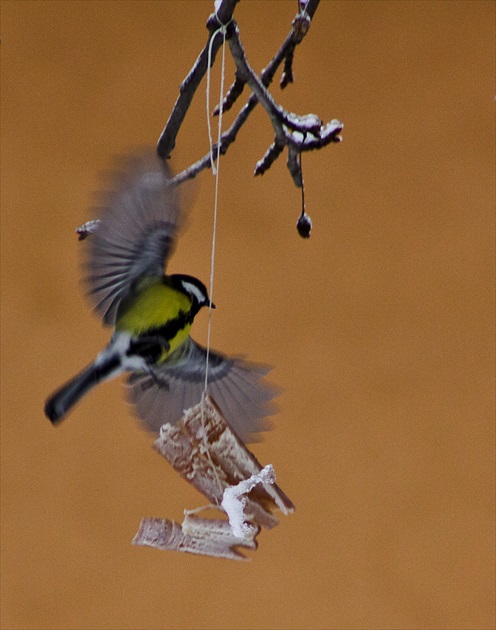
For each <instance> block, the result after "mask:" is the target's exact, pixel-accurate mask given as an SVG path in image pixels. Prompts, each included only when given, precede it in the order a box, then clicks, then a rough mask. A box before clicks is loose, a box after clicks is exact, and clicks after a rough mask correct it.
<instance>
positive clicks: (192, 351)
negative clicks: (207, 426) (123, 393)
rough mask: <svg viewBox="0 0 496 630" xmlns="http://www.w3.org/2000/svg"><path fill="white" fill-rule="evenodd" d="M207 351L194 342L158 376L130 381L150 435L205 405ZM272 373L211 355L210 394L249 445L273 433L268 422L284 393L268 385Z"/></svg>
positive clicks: (134, 376) (134, 377) (161, 368)
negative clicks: (275, 400) (277, 398)
mask: <svg viewBox="0 0 496 630" xmlns="http://www.w3.org/2000/svg"><path fill="white" fill-rule="evenodd" d="M205 361H206V349H205V348H202V346H200V345H198V344H197V343H196V342H195V341H193V340H192V339H191V338H188V340H187V341H186V342H185V343H184V345H183V346H182V347H181V348H179V349H178V350H177V351H176V352H175V353H174V354H172V355H171V356H170V358H169V359H168V360H167V361H166V362H165V363H163V364H162V365H161V366H159V367H157V368H155V370H154V372H155V374H154V377H153V376H150V375H148V374H143V373H141V374H132V375H131V376H130V377H129V381H128V383H129V388H130V401H131V402H132V403H133V404H134V405H135V406H136V410H137V413H138V416H139V417H140V418H141V420H142V421H143V422H144V423H145V425H146V427H147V428H148V429H149V430H152V431H154V432H157V433H158V431H159V430H160V427H161V426H162V425H163V424H165V423H167V422H168V423H170V424H172V425H174V424H175V423H176V422H178V421H179V420H180V419H181V417H182V415H183V411H184V410H185V409H189V408H191V407H193V406H194V405H196V404H198V403H199V402H200V401H201V397H202V392H203V388H204V384H205ZM268 371H269V368H267V367H266V366H263V365H257V364H254V363H248V362H246V361H243V360H242V359H235V358H228V357H226V356H223V355H222V354H219V353H217V352H212V351H210V353H209V364H208V393H209V395H210V396H211V398H213V400H214V401H215V403H216V404H217V405H218V407H219V408H220V411H221V412H222V414H223V415H224V417H225V418H226V420H227V421H228V422H229V423H230V425H231V427H232V428H233V429H234V431H236V433H237V434H238V436H239V437H240V438H241V439H242V440H243V441H250V438H251V440H253V437H252V434H254V433H257V432H259V431H263V430H265V429H266V428H267V426H266V422H264V418H265V417H266V416H268V415H271V414H272V413H273V412H274V409H273V404H272V403H271V401H272V399H273V398H274V396H276V395H277V393H278V391H277V390H276V388H274V387H272V386H271V385H269V384H268V383H267V382H265V381H264V380H263V377H264V376H265V374H267V372H268Z"/></svg>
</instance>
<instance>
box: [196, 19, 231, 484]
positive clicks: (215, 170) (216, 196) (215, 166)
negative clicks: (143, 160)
mask: <svg viewBox="0 0 496 630" xmlns="http://www.w3.org/2000/svg"><path fill="white" fill-rule="evenodd" d="M219 32H220V33H222V36H223V41H222V66H221V79H220V95H219V120H218V127H217V156H216V157H217V160H214V146H213V140H212V127H211V123H210V67H211V63H212V45H213V41H214V39H215V37H216V36H217V33H219ZM225 43H226V26H224V25H223V26H221V27H220V28H219V29H217V30H216V31H215V32H214V33H213V34H212V37H211V38H210V43H209V46H208V61H207V64H208V65H207V89H206V91H207V94H206V101H207V107H206V109H207V127H208V139H209V143H210V163H211V166H212V174H213V175H214V176H215V193H214V221H213V228H212V252H211V258H210V287H209V291H208V293H209V299H210V302H209V305H208V324H207V352H206V357H205V382H204V385H203V392H202V397H201V423H202V427H205V397H206V396H207V388H208V364H209V359H210V335H211V329H212V304H213V293H214V271H215V244H216V235H217V207H218V202H219V166H220V139H221V134H222V99H223V95H224V77H225V59H226V55H225V51H226V47H225ZM216 162H217V164H216ZM203 444H204V447H205V451H206V455H207V458H208V460H209V462H210V466H211V467H212V470H213V472H214V476H215V478H216V480H217V484H218V486H219V489H220V491H221V494H222V492H223V485H222V483H221V480H220V479H219V475H218V472H217V469H216V467H215V465H214V463H213V461H212V458H211V456H210V450H209V448H208V442H207V435H206V431H204V432H203Z"/></svg>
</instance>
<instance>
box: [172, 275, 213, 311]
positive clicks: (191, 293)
mask: <svg viewBox="0 0 496 630" xmlns="http://www.w3.org/2000/svg"><path fill="white" fill-rule="evenodd" d="M170 279H171V281H172V283H173V284H174V285H176V286H177V287H178V288H179V289H180V290H181V291H183V292H184V293H186V295H188V297H189V298H190V299H191V300H192V302H193V303H196V305H197V308H198V309H200V308H201V307H202V306H209V305H210V298H209V297H208V291H207V287H206V286H205V285H204V284H203V282H201V281H200V280H198V278H195V277H194V276H187V275H185V274H174V275H172V276H170ZM212 308H215V304H212Z"/></svg>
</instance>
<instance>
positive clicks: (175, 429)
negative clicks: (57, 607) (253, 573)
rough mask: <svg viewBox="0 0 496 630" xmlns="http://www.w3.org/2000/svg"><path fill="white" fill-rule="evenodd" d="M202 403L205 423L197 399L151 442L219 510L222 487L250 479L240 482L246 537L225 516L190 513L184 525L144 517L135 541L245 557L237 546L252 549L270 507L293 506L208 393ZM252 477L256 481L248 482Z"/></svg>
mask: <svg viewBox="0 0 496 630" xmlns="http://www.w3.org/2000/svg"><path fill="white" fill-rule="evenodd" d="M204 404H205V408H204V414H203V423H202V406H201V403H200V404H198V405H196V406H195V407H193V408H191V409H189V410H187V411H186V412H185V414H184V415H183V417H182V419H181V420H180V421H179V422H178V423H177V424H176V425H174V426H171V425H170V424H166V425H164V426H163V427H162V429H161V432H160V437H159V438H158V439H157V440H156V441H155V444H154V446H155V448H156V449H157V451H158V452H159V453H160V454H161V455H162V456H163V457H165V459H167V461H168V462H169V463H170V464H171V465H172V467H173V468H174V469H175V470H176V471H177V472H179V474H180V475H181V476H182V477H184V478H185V479H186V480H187V481H188V482H189V483H191V484H192V485H193V486H194V487H195V488H196V489H197V490H199V491H200V492H201V493H202V494H203V495H204V496H205V497H206V498H207V499H208V500H209V502H210V503H211V504H213V505H214V506H217V508H218V509H219V510H222V509H223V508H222V507H221V504H222V499H223V497H224V491H225V490H226V489H228V488H231V487H233V486H237V485H238V484H240V483H242V482H247V481H248V482H249V485H246V484H245V486H243V485H242V486H241V487H242V488H246V490H247V494H246V497H245V496H244V497H243V515H244V522H245V523H246V528H245V535H246V537H245V536H239V535H236V533H238V534H239V531H236V532H235V531H233V529H232V528H231V526H230V524H229V522H228V521H227V520H214V519H208V518H199V517H197V516H195V515H193V514H191V513H188V514H187V515H186V516H185V518H184V521H183V523H182V525H178V524H177V523H175V522H173V521H169V520H165V519H154V518H145V519H143V520H142V522H141V525H140V528H139V531H138V533H137V534H136V536H135V537H134V540H133V544H135V545H147V546H150V547H156V548H158V549H169V550H175V551H185V552H189V553H195V554H200V555H208V556H214V557H217V558H229V559H237V560H239V559H244V556H243V554H241V553H240V552H239V551H238V550H236V549H235V548H236V547H245V548H248V549H256V546H257V543H256V536H257V535H258V533H259V531H260V528H261V527H264V528H266V529H270V528H272V527H274V526H275V525H277V523H278V520H277V518H276V517H275V516H274V515H273V513H272V512H273V510H275V509H276V508H278V509H279V510H280V511H281V512H282V513H283V514H289V513H290V512H293V511H294V505H293V504H292V502H291V501H290V500H289V498H288V497H287V496H286V495H285V494H284V492H283V491H282V490H281V489H280V488H279V487H278V486H277V485H276V484H275V483H273V481H274V477H273V476H272V475H269V476H267V475H266V474H265V472H264V471H267V467H266V468H265V469H263V468H262V466H261V465H260V463H259V462H258V461H257V459H256V458H255V457H254V455H253V454H252V453H251V452H250V451H249V450H248V449H247V448H246V446H245V445H244V444H243V442H242V441H241V440H240V439H239V437H238V436H237V435H236V433H235V432H234V431H233V430H232V428H231V427H230V426H229V424H228V422H227V421H226V420H225V418H223V416H222V415H221V413H220V411H219V409H218V407H217V406H216V404H215V402H214V401H213V400H212V399H211V398H210V397H209V396H206V397H205V402H204ZM255 479H256V483H252V482H251V481H249V480H255ZM264 480H267V483H264ZM249 486H253V487H251V488H249Z"/></svg>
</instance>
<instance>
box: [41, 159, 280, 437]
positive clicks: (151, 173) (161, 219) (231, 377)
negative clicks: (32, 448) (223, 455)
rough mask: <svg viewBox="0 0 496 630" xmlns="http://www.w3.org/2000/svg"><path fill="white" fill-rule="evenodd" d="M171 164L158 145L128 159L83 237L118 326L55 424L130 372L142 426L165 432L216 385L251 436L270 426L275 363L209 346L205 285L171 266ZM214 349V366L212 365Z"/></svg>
mask: <svg viewBox="0 0 496 630" xmlns="http://www.w3.org/2000/svg"><path fill="white" fill-rule="evenodd" d="M171 179H172V173H171V170H170V168H169V167H168V165H167V164H166V163H165V162H164V160H162V159H161V158H160V157H159V156H158V155H157V154H156V152H154V151H151V150H148V151H141V152H139V153H134V154H131V155H127V156H124V157H122V158H120V160H119V165H118V168H117V171H116V172H114V174H113V175H112V177H111V183H110V186H109V187H108V188H107V189H106V190H105V191H104V192H102V193H100V206H99V208H98V212H99V214H100V218H99V220H98V221H93V222H92V225H93V227H92V233H91V234H90V235H89V238H87V239H86V238H85V239H84V240H85V243H84V244H83V247H85V255H84V262H83V281H84V284H85V285H86V288H87V293H88V296H89V297H90V300H91V301H92V302H93V306H94V310H95V312H96V313H97V314H98V315H99V316H100V317H101V318H102V321H103V324H104V325H105V326H108V327H111V329H112V333H111V337H110V341H109V343H108V344H107V346H106V347H105V348H104V349H103V350H102V351H101V352H100V353H99V354H98V355H97V356H96V358H95V359H94V360H93V361H92V362H91V363H90V364H89V365H88V366H87V367H85V368H84V369H83V370H82V371H81V372H79V373H78V374H77V375H76V376H74V377H73V378H72V379H70V380H69V381H68V382H67V383H66V384H64V385H62V387H60V388H59V389H57V390H56V391H55V392H54V393H53V394H52V395H51V396H50V397H49V398H48V399H47V400H46V402H45V408H44V411H45V415H46V416H47V417H48V419H49V420H50V421H51V422H52V424H54V425H56V424H59V423H60V422H61V421H62V420H64V419H65V418H66V417H67V415H68V414H69V412H70V411H71V410H72V408H73V407H74V405H75V404H76V403H78V402H79V401H80V399H81V398H83V397H84V396H85V395H86V394H87V393H88V392H89V391H90V390H92V389H93V388H94V387H95V386H96V385H99V384H100V383H102V382H104V381H108V380H111V379H114V378H116V377H118V376H119V375H122V374H125V375H126V376H127V391H128V400H129V402H131V404H132V405H134V408H135V411H136V415H137V417H138V419H139V420H140V421H141V422H142V426H143V427H144V428H146V429H148V430H149V431H152V432H155V433H158V432H159V431H160V428H161V426H162V425H164V424H166V423H170V424H172V425H173V424H175V423H177V422H178V421H179V420H180V418H181V417H182V415H183V412H184V410H186V409H189V408H190V407H192V406H194V405H196V404H198V403H200V402H201V400H202V394H203V391H204V385H205V372H206V371H207V373H208V394H209V395H210V397H211V398H212V399H213V400H214V402H215V404H216V405H217V406H218V408H219V410H220V411H221V413H222V415H223V416H224V417H225V418H226V420H227V421H228V423H229V424H230V426H231V427H232V429H233V430H234V431H235V432H236V434H237V435H238V436H239V437H240V439H242V440H244V441H252V440H253V439H256V438H255V435H256V434H257V433H258V432H260V431H263V430H265V429H266V428H267V426H268V425H267V421H266V417H267V416H268V415H271V414H272V413H273V412H274V405H273V399H274V397H275V395H276V394H277V393H278V392H277V390H276V388H275V387H274V386H273V385H272V384H270V383H269V382H268V381H267V379H266V378H265V377H266V375H267V373H268V372H269V371H270V368H269V367H268V366H266V365H264V364H257V363H252V362H249V361H247V360H245V359H244V358H242V357H238V356H236V357H230V356H227V355H225V354H223V353H221V352H218V351H215V350H211V349H209V351H208V353H207V348H205V347H203V346H201V345H200V344H199V343H197V342H196V341H194V340H193V339H192V337H191V336H190V330H191V327H192V324H193V321H194V319H195V317H196V315H197V314H198V312H199V311H200V310H201V309H202V308H204V307H207V308H215V305H214V304H213V303H212V302H211V300H210V298H209V295H208V291H207V288H206V286H205V284H204V283H203V282H201V281H200V280H199V279H198V278H196V277H194V276H191V275H187V274H170V275H168V274H166V273H165V272H166V268H167V264H168V261H169V258H170V256H171V254H172V253H173V251H174V249H175V246H176V242H177V237H178V233H179V231H180V229H181V228H182V226H183V224H184V214H185V213H184V211H183V210H182V207H181V204H180V203H179V198H178V195H177V193H176V191H175V188H174V187H173V186H172V185H171V184H170V181H171ZM207 354H208V368H207Z"/></svg>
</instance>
